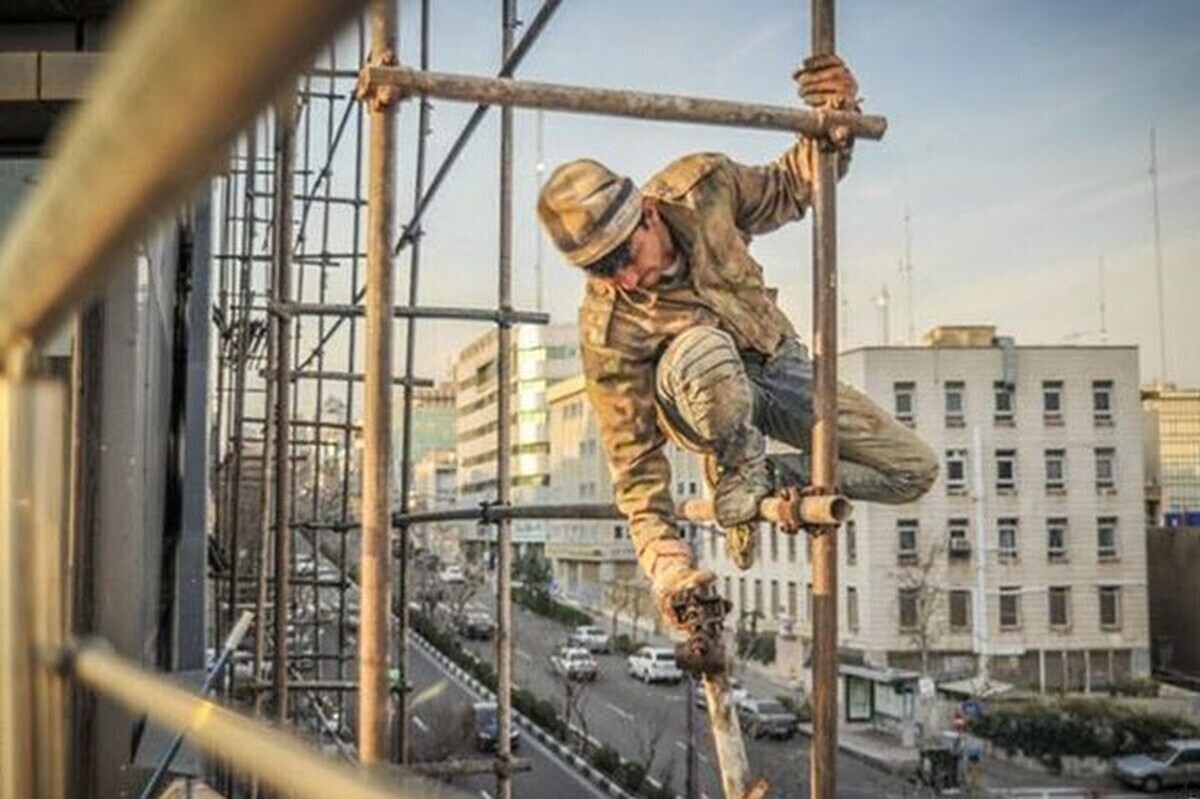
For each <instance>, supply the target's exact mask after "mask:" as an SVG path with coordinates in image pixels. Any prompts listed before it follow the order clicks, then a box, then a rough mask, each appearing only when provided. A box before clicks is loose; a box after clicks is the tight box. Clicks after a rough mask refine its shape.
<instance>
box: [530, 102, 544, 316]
mask: <svg viewBox="0 0 1200 799" xmlns="http://www.w3.org/2000/svg"><path fill="white" fill-rule="evenodd" d="M545 132H546V126H545V115H544V114H543V112H542V110H541V109H540V108H539V109H538V112H537V163H536V164H535V165H534V167H533V169H534V172H535V173H536V175H537V189H538V194H539V195H540V194H541V192H542V183H543V182H544V181H545V179H546V161H545V159H544V158H543V157H542V144H543V143H544V138H545ZM533 232H534V238H535V239H536V243H535V245H534V246H535V250H534V256H533V286H534V308H536V309H537V310H539V311H540V310H542V303H543V296H542V295H543V291H544V290H543V288H542V239H543V238H545V236H543V235H542V231H541V230H539V229H538V227H537V226H536V225H534V228H533Z"/></svg>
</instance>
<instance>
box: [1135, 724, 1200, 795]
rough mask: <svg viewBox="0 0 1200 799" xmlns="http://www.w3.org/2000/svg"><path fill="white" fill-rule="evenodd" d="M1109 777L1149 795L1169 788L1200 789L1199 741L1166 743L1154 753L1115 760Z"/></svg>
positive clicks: (1194, 739) (1193, 739) (1199, 739)
mask: <svg viewBox="0 0 1200 799" xmlns="http://www.w3.org/2000/svg"><path fill="white" fill-rule="evenodd" d="M1113 775H1114V776H1115V777H1116V778H1117V779H1119V780H1121V782H1124V783H1126V784H1128V785H1132V786H1133V787H1135V788H1141V789H1142V790H1143V791H1149V792H1150V793H1154V792H1156V791H1159V790H1161V789H1163V788H1166V787H1169V786H1172V785H1200V738H1189V739H1180V740H1174V741H1167V743H1166V745H1165V746H1164V747H1163V748H1162V749H1160V750H1158V751H1157V752H1152V753H1150V754H1145V755H1125V756H1124V757H1118V758H1115V759H1114V760H1113Z"/></svg>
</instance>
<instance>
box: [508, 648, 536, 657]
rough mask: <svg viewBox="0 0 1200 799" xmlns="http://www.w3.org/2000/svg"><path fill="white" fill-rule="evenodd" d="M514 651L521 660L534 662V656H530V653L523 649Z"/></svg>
mask: <svg viewBox="0 0 1200 799" xmlns="http://www.w3.org/2000/svg"><path fill="white" fill-rule="evenodd" d="M513 651H514V652H516V653H517V657H519V658H525V659H526V660H533V656H532V655H530V654H529V653H528V652H526V651H525V650H523V649H514V650H513Z"/></svg>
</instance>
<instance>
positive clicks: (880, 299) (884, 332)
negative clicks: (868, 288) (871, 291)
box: [874, 283, 892, 347]
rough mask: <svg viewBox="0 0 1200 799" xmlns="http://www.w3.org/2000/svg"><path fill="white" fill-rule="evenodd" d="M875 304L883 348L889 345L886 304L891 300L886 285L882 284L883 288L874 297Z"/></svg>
mask: <svg viewBox="0 0 1200 799" xmlns="http://www.w3.org/2000/svg"><path fill="white" fill-rule="evenodd" d="M874 300H875V304H876V305H878V306H879V331H880V336H881V337H882V339H883V346H885V347H886V346H888V345H889V344H891V343H892V342H891V335H890V328H891V325H890V324H889V323H888V303H889V301H890V300H891V295H890V294H889V293H888V287H887V283H884V284H883V288H881V289H880V290H879V293H878V294H876V295H875V297H874Z"/></svg>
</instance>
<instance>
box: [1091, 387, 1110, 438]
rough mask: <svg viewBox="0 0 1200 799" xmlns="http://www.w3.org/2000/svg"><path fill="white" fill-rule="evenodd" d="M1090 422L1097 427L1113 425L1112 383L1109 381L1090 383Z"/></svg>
mask: <svg viewBox="0 0 1200 799" xmlns="http://www.w3.org/2000/svg"><path fill="white" fill-rule="evenodd" d="M1092 421H1093V422H1094V423H1095V424H1096V426H1097V427H1108V426H1110V425H1112V423H1113V383H1112V381H1111V380H1095V381H1093V382H1092Z"/></svg>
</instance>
